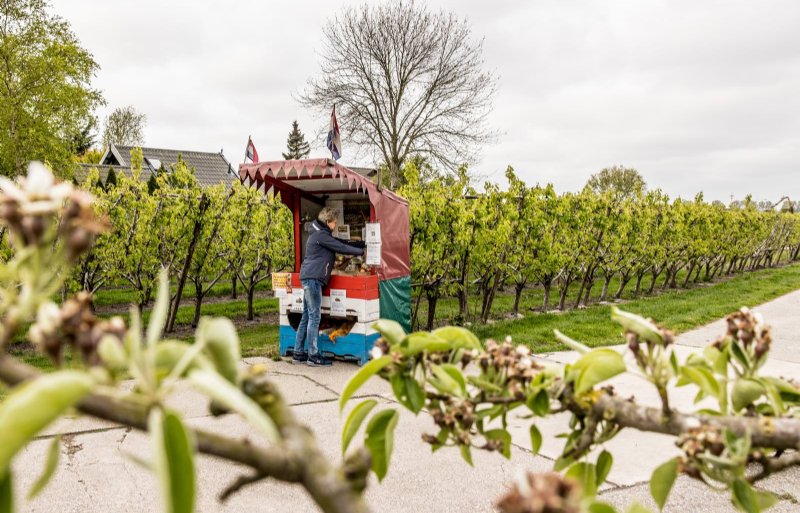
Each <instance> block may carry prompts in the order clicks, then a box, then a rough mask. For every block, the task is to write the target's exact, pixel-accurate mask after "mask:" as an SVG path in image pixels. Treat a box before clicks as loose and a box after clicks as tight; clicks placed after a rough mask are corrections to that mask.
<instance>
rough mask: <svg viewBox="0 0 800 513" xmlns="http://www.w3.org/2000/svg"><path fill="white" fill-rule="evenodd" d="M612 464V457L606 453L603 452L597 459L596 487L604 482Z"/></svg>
mask: <svg viewBox="0 0 800 513" xmlns="http://www.w3.org/2000/svg"><path fill="white" fill-rule="evenodd" d="M613 464H614V457H613V456H612V455H611V453H610V452H608V451H603V452H601V453H600V456H598V457H597V486H600V485H601V484H603V483H605V482H606V478H607V477H608V473H609V472H611V466H612V465H613Z"/></svg>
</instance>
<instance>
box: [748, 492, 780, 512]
mask: <svg viewBox="0 0 800 513" xmlns="http://www.w3.org/2000/svg"><path fill="white" fill-rule="evenodd" d="M753 491H754V492H755V494H756V503H758V507H759V508H761V511H764V510H765V509H769V508H771V507H772V506H774V505H775V504H777V503H778V498H777V497H776V496H775V494H773V493H770V492H766V491H763V490H753Z"/></svg>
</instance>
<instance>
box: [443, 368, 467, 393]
mask: <svg viewBox="0 0 800 513" xmlns="http://www.w3.org/2000/svg"><path fill="white" fill-rule="evenodd" d="M441 368H442V370H444V371H445V372H446V373H448V374H449V375H450V377H451V378H453V379H454V380H456V382H457V383H458V387H459V389H461V393H466V392H467V381H466V380H465V379H464V375H463V374H462V373H461V371H460V370H459V369H458V367H456V366H455V365H453V364H450V363H443V364H442V365H441Z"/></svg>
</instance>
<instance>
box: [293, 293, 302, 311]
mask: <svg viewBox="0 0 800 513" xmlns="http://www.w3.org/2000/svg"><path fill="white" fill-rule="evenodd" d="M290 297H291V298H292V307H291V308H290V310H291V311H292V312H294V313H303V289H294V290H293V291H292V295H291V296H290Z"/></svg>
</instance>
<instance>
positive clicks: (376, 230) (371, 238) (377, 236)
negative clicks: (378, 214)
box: [364, 223, 381, 243]
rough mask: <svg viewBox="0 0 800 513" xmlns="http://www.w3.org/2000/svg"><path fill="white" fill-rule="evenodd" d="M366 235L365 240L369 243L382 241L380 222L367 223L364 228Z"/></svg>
mask: <svg viewBox="0 0 800 513" xmlns="http://www.w3.org/2000/svg"><path fill="white" fill-rule="evenodd" d="M364 231H365V233H366V236H365V237H364V240H365V241H366V242H367V243H370V242H380V241H381V225H380V223H367V225H366V227H365V228H364Z"/></svg>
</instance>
